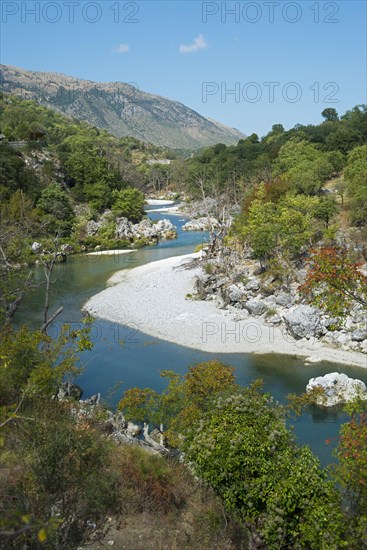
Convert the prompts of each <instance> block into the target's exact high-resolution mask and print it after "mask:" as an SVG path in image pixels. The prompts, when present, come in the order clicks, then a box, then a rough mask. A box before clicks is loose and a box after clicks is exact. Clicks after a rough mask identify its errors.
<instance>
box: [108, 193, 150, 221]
mask: <svg viewBox="0 0 367 550" xmlns="http://www.w3.org/2000/svg"><path fill="white" fill-rule="evenodd" d="M112 200H113V205H112V212H113V213H114V214H115V215H116V216H118V217H125V218H128V219H129V220H131V221H132V222H134V223H137V222H140V221H141V220H142V218H143V215H144V202H145V199H144V195H143V193H142V192H141V191H139V190H138V189H135V188H133V187H128V188H127V189H122V190H121V191H114V192H113V194H112Z"/></svg>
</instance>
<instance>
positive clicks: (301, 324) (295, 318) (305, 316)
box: [283, 305, 322, 339]
mask: <svg viewBox="0 0 367 550" xmlns="http://www.w3.org/2000/svg"><path fill="white" fill-rule="evenodd" d="M283 318H284V321H285V323H286V326H287V328H288V330H289V332H290V333H291V334H292V336H294V338H296V339H299V338H310V337H312V336H320V335H321V334H322V327H321V319H320V313H319V311H318V310H317V309H315V308H314V307H312V306H308V305H300V306H296V307H295V308H293V309H291V310H290V311H289V312H287V313H285V314H284V315H283Z"/></svg>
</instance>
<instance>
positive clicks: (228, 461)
mask: <svg viewBox="0 0 367 550" xmlns="http://www.w3.org/2000/svg"><path fill="white" fill-rule="evenodd" d="M185 446H186V451H187V456H188V459H189V460H190V461H191V463H192V465H193V468H194V471H195V473H196V474H197V475H199V476H200V477H201V478H202V479H204V480H206V481H207V483H208V484H209V485H210V486H212V487H213V488H214V489H215V490H216V491H217V492H218V493H219V495H220V496H221V497H222V498H223V499H224V501H225V503H226V505H227V507H228V508H229V509H230V510H232V511H233V512H234V513H235V514H236V515H237V516H238V517H240V518H241V520H242V521H244V522H245V523H246V525H247V526H248V527H249V528H250V529H251V530H255V531H256V532H257V533H258V534H259V536H260V538H261V540H262V543H263V545H264V546H265V547H266V548H269V549H278V548H288V547H292V548H309V549H311V548H314V549H315V550H316V549H319V548H324V549H325V550H326V549H330V548H334V549H335V550H336V549H339V548H342V547H344V546H345V545H344V543H343V538H342V537H343V517H342V514H341V511H340V501H339V497H338V495H337V493H336V491H335V490H334V489H333V486H332V484H331V482H329V481H327V479H326V475H325V473H324V472H322V470H321V469H320V466H319V464H318V461H317V460H316V458H315V457H314V456H313V455H312V453H311V451H310V450H309V449H308V448H306V447H302V448H300V447H297V446H296V445H295V443H294V440H293V436H292V434H291V433H290V432H289V430H288V429H287V427H286V422H285V410H284V409H283V408H282V407H281V406H280V405H279V404H277V403H276V402H274V401H273V400H272V399H271V397H270V396H269V395H268V394H264V393H262V392H261V390H260V388H259V385H258V384H255V385H253V386H251V387H250V388H247V389H244V390H243V391H241V392H238V393H235V394H232V395H230V396H229V397H228V398H226V399H224V398H219V399H217V400H216V401H215V402H214V403H213V402H212V404H211V407H210V409H208V410H207V411H206V412H205V414H204V415H202V417H201V419H200V422H198V423H196V424H195V425H194V426H193V428H192V430H191V432H190V433H189V437H188V438H187V441H186V445H185Z"/></svg>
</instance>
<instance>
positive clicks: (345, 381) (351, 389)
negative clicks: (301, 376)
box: [306, 372, 367, 407]
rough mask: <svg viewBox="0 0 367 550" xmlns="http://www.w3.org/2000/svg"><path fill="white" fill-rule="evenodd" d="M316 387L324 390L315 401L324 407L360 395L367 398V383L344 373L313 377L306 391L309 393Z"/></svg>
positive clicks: (347, 400)
mask: <svg viewBox="0 0 367 550" xmlns="http://www.w3.org/2000/svg"><path fill="white" fill-rule="evenodd" d="M315 388H321V389H322V390H323V393H322V394H321V395H317V397H316V398H315V403H316V404H317V405H320V406H322V407H334V406H335V405H340V404H343V403H348V402H349V401H352V400H353V399H356V398H358V397H359V398H362V399H367V390H366V385H365V383H364V382H362V380H358V379H354V378H349V377H348V376H347V375H346V374H343V373H338V372H331V373H330V374H325V376H318V377H317V378H311V379H310V381H309V382H308V384H307V387H306V391H307V392H308V393H309V392H311V391H312V390H314V389H315Z"/></svg>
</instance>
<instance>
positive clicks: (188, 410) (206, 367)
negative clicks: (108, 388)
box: [118, 360, 235, 446]
mask: <svg viewBox="0 0 367 550" xmlns="http://www.w3.org/2000/svg"><path fill="white" fill-rule="evenodd" d="M161 376H162V377H164V378H167V379H168V386H167V388H166V389H165V390H164V391H163V392H162V393H161V394H158V393H157V392H155V391H154V390H152V389H150V388H145V389H140V388H130V389H129V390H127V391H126V392H124V395H123V397H122V399H121V401H120V402H119V404H118V407H119V409H121V410H123V412H124V415H125V416H126V418H127V419H128V420H135V421H140V422H147V423H151V424H153V425H154V426H156V427H158V428H160V430H161V432H162V433H163V429H164V435H165V437H166V438H167V439H168V440H169V442H170V444H173V445H175V446H179V445H180V444H181V441H180V436H181V434H184V433H186V431H187V429H188V428H189V426H191V425H192V422H194V421H196V420H198V419H199V418H200V415H201V413H202V412H203V410H206V407H207V406H208V403H209V402H210V399H211V398H212V397H214V396H215V395H218V394H220V393H222V392H224V391H228V390H229V389H231V388H234V386H235V381H234V369H233V368H232V367H230V366H228V365H224V364H223V363H220V362H219V361H215V360H213V361H208V362H204V363H198V364H197V365H194V366H192V367H189V369H188V372H187V373H186V374H185V376H184V377H181V376H180V375H179V374H177V373H175V372H173V371H162V372H161Z"/></svg>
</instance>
